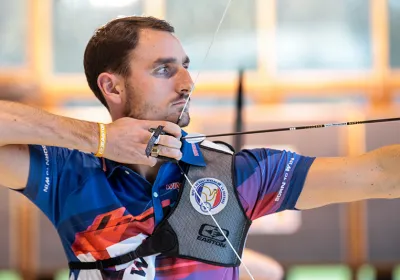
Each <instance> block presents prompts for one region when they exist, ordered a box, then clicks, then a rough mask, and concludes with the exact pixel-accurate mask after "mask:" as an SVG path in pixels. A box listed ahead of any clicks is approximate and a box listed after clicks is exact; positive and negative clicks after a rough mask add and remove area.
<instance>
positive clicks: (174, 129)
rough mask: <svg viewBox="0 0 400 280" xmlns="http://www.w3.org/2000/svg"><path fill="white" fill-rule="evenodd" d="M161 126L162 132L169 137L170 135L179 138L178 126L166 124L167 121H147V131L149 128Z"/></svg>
mask: <svg viewBox="0 0 400 280" xmlns="http://www.w3.org/2000/svg"><path fill="white" fill-rule="evenodd" d="M160 125H161V126H163V127H164V129H163V131H164V132H166V133H167V134H169V135H172V136H174V137H176V138H181V132H182V131H181V128H180V127H179V125H177V124H175V123H172V122H167V121H148V129H150V128H157V127H158V126H160Z"/></svg>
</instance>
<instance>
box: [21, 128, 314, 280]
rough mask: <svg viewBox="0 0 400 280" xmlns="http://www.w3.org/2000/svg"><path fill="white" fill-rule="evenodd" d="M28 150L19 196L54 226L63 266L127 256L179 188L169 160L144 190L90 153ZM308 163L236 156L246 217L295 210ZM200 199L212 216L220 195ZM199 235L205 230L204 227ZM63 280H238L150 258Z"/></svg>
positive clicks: (136, 179) (188, 154)
mask: <svg viewBox="0 0 400 280" xmlns="http://www.w3.org/2000/svg"><path fill="white" fill-rule="evenodd" d="M183 135H185V133H183ZM29 150H30V155H31V159H30V161H31V162H30V172H29V179H28V183H27V186H26V188H25V189H24V190H23V191H22V193H23V194H24V195H25V196H27V197H28V198H29V199H30V200H31V201H32V202H33V203H35V204H36V205H37V206H38V207H39V208H40V209H41V210H42V211H43V212H44V213H45V214H46V216H47V217H48V218H49V219H50V221H51V222H52V223H53V225H54V226H55V228H56V229H57V231H58V234H59V235H60V237H61V241H62V243H63V247H64V250H65V253H66V255H67V258H68V260H69V261H83V262H92V261H96V260H103V259H109V258H112V257H115V256H119V255H122V254H125V253H127V252H130V251H133V250H134V249H135V248H136V247H137V246H138V245H139V244H141V243H142V241H143V240H144V239H146V237H148V236H149V235H151V234H152V232H153V230H154V228H155V226H156V225H158V224H159V223H160V222H161V220H162V219H163V217H164V216H165V215H166V214H167V213H168V212H169V211H170V209H171V208H172V207H173V206H174V203H175V202H176V201H177V197H178V192H179V188H181V187H182V186H181V183H180V182H181V181H182V177H181V176H182V175H181V173H180V170H179V168H178V167H177V165H176V164H174V163H172V162H166V163H164V164H163V165H162V166H161V167H160V170H159V172H158V175H157V178H156V180H155V182H154V183H153V184H150V183H149V182H148V181H146V180H145V179H144V178H143V177H141V176H140V175H139V174H137V173H135V172H134V171H132V170H131V169H129V168H127V167H125V166H123V165H120V164H118V163H115V162H112V161H109V160H104V161H102V160H101V159H98V158H96V157H94V156H93V155H91V154H85V153H82V152H79V151H76V150H69V149H65V148H58V147H47V146H36V145H31V146H29ZM182 152H183V157H182V160H181V163H182V164H190V165H195V166H205V161H204V158H203V155H202V152H201V151H200V149H199V146H198V145H197V144H189V143H187V142H184V143H183V145H182ZM313 160H314V158H311V157H304V156H300V155H298V154H295V153H292V152H289V151H278V150H272V149H253V150H243V151H241V152H239V153H238V154H236V156H235V158H234V161H235V166H236V168H235V170H233V172H235V176H236V186H235V187H236V189H237V191H238V196H239V200H240V203H241V204H242V206H243V208H244V210H245V212H246V215H247V217H249V218H250V219H251V220H254V219H256V218H258V217H261V216H264V215H267V214H271V213H276V212H279V211H282V210H286V209H294V207H295V204H296V201H297V199H298V197H299V195H300V192H301V190H302V187H303V184H304V181H305V178H306V174H307V172H308V170H309V168H310V166H311V164H312V162H313ZM207 191H209V193H208V192H207ZM202 193H203V194H204V196H205V197H206V199H207V203H208V205H209V207H210V209H215V211H218V209H217V208H218V205H220V204H221V203H220V202H221V199H222V198H223V193H222V192H221V191H220V192H218V191H217V192H215V190H211V189H210V190H204V191H203V192H202ZM193 207H195V204H193ZM197 210H201V209H197ZM203 230H204V232H205V233H206V232H212V228H211V227H210V228H207V229H203ZM70 279H129V280H130V279H135V280H136V279H138V280H144V279H160V280H161V279H162V280H172V279H188V280H194V279H239V270H238V268H237V267H218V266H214V265H211V264H205V263H201V262H197V261H194V260H188V259H178V258H170V257H165V256H162V255H153V256H149V257H145V258H140V259H137V260H135V261H133V262H129V263H127V264H122V265H117V266H115V267H111V268H107V269H104V270H81V271H79V270H72V271H71V278H70Z"/></svg>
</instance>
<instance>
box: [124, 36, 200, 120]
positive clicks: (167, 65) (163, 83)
mask: <svg viewBox="0 0 400 280" xmlns="http://www.w3.org/2000/svg"><path fill="white" fill-rule="evenodd" d="M130 59H131V62H130V70H131V75H130V76H129V77H128V78H127V79H126V80H125V86H126V100H125V102H126V103H125V112H124V115H125V116H129V117H133V118H136V119H146V120H167V121H170V122H174V123H176V122H177V120H178V118H179V116H180V114H181V112H182V110H183V107H184V105H185V101H186V99H187V97H188V95H189V93H190V90H191V88H192V86H193V81H192V79H191V77H190V74H189V72H188V70H187V68H188V67H189V58H188V57H187V55H186V53H185V51H184V50H183V48H182V45H181V44H180V42H179V40H178V39H177V38H176V37H175V36H174V35H172V34H171V33H169V32H164V31H156V30H151V29H144V30H142V31H140V35H139V43H138V45H137V47H136V48H135V49H134V50H133V52H132V54H131V58H130ZM189 121H190V117H189V113H188V106H187V107H186V109H185V112H184V114H183V115H182V118H181V120H180V121H179V125H180V126H181V127H184V126H187V125H188V124H189Z"/></svg>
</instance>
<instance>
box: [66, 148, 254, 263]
mask: <svg viewBox="0 0 400 280" xmlns="http://www.w3.org/2000/svg"><path fill="white" fill-rule="evenodd" d="M200 148H201V152H202V154H203V156H204V159H205V161H206V164H207V166H205V167H199V166H187V168H186V170H185V173H186V174H187V177H188V178H189V180H190V182H189V181H187V180H186V178H184V179H183V182H182V183H183V184H182V186H183V187H182V188H181V190H180V193H179V197H178V200H177V202H176V205H175V207H174V208H173V209H172V210H171V211H170V213H169V214H168V216H166V217H165V218H164V219H163V220H162V221H161V223H160V224H159V225H158V226H157V227H156V228H155V230H154V232H153V234H152V235H151V236H149V237H148V238H147V239H146V240H145V241H144V242H143V243H142V244H141V245H139V246H138V247H137V248H136V250H135V251H132V252H129V253H127V254H124V255H121V256H119V257H114V258H110V259H107V260H99V261H96V262H70V263H69V267H70V268H71V269H100V270H101V269H103V268H106V267H110V266H115V265H120V264H124V263H127V262H130V261H132V260H134V259H137V258H141V257H146V256H150V255H154V254H158V253H161V254H163V255H164V256H168V257H177V258H185V259H191V260H196V261H200V262H204V263H208V264H212V265H218V266H225V267H235V266H239V265H240V261H239V259H238V258H237V256H236V254H235V253H234V251H233V250H232V248H231V247H230V245H229V244H228V242H227V240H226V238H225V237H224V236H223V234H221V231H220V230H219V228H218V227H217V225H216V223H215V222H214V221H213V219H212V217H211V216H210V215H209V214H208V211H207V209H208V210H209V211H210V212H211V214H212V215H213V216H214V218H215V220H216V221H217V222H218V224H219V225H220V227H221V229H222V230H223V232H224V234H225V236H226V237H227V238H228V239H229V241H230V243H231V244H232V246H233V247H234V248H235V250H236V252H238V254H239V255H240V256H241V255H242V253H243V248H244V245H245V241H246V237H247V233H248V230H249V227H250V225H251V220H250V219H248V218H247V216H246V214H245V211H244V209H243V207H242V205H241V203H240V200H239V197H238V193H237V190H236V187H235V185H236V184H235V172H234V170H235V169H234V160H233V152H232V151H230V150H229V149H227V148H225V147H221V146H220V145H216V144H214V143H212V142H209V141H204V142H203V143H202V144H201V145H200ZM192 185H193V187H192ZM196 192H197V194H198V195H199V196H200V197H201V199H200V198H199V196H197V195H196Z"/></svg>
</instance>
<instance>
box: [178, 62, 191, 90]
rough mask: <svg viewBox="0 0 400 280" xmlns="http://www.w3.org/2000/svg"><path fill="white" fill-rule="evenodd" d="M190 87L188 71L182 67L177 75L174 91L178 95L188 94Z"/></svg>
mask: <svg viewBox="0 0 400 280" xmlns="http://www.w3.org/2000/svg"><path fill="white" fill-rule="evenodd" d="M192 87H193V80H192V77H191V76H190V73H189V71H188V70H187V69H185V68H183V67H182V69H181V70H180V72H179V75H178V77H177V83H176V92H177V93H179V94H180V95H189V93H190V91H191V90H192Z"/></svg>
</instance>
